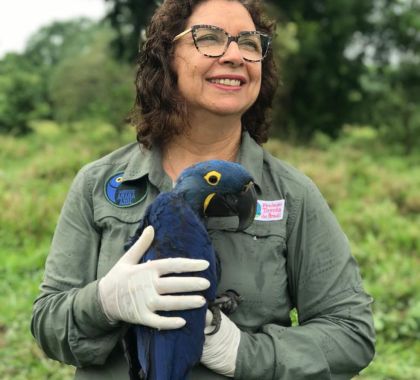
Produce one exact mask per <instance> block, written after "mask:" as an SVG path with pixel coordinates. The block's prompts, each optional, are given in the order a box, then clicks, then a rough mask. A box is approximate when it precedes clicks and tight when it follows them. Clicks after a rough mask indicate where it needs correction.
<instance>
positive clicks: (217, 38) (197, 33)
mask: <svg viewBox="0 0 420 380" xmlns="http://www.w3.org/2000/svg"><path fill="white" fill-rule="evenodd" d="M193 36H194V42H195V45H196V46H197V49H198V50H199V51H200V53H202V54H204V55H207V56H210V57H220V56H222V55H223V54H224V53H225V51H226V49H227V44H228V40H229V36H228V34H227V33H226V32H225V31H224V30H223V29H219V28H209V27H198V28H195V29H194V30H193ZM237 43H238V47H239V50H240V51H241V53H242V56H243V58H244V59H246V60H249V61H260V60H261V59H263V58H264V56H265V54H266V52H267V48H268V43H269V38H268V36H265V35H263V34H260V33H259V32H243V33H241V34H240V35H239V37H238V41H237Z"/></svg>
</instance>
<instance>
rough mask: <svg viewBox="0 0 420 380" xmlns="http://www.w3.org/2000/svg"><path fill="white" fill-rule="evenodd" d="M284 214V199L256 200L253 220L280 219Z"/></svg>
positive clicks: (267, 220)
mask: <svg viewBox="0 0 420 380" xmlns="http://www.w3.org/2000/svg"><path fill="white" fill-rule="evenodd" d="M283 214H284V199H279V200H277V201H261V200H258V201H257V212H256V214H255V220H261V221H265V222H270V221H273V220H282V219H283Z"/></svg>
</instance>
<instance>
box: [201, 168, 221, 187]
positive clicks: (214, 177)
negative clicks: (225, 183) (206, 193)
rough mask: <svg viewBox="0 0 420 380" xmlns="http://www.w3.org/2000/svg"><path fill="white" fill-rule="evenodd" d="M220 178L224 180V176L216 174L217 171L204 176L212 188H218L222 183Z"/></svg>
mask: <svg viewBox="0 0 420 380" xmlns="http://www.w3.org/2000/svg"><path fill="white" fill-rule="evenodd" d="M220 178H222V175H221V174H220V173H219V172H216V171H215V170H212V171H211V172H208V173H207V174H206V175H205V176H204V179H205V180H206V182H207V183H208V184H209V185H210V186H216V185H217V184H218V183H219V182H220Z"/></svg>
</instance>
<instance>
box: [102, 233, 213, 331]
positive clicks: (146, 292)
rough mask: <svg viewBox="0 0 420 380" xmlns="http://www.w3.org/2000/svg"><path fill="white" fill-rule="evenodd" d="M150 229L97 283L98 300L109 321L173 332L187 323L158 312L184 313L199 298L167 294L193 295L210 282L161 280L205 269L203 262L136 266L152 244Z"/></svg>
mask: <svg viewBox="0 0 420 380" xmlns="http://www.w3.org/2000/svg"><path fill="white" fill-rule="evenodd" d="M153 237H154V230H153V227H151V226H149V227H147V228H146V229H145V230H144V231H143V233H142V235H141V236H140V238H139V239H138V240H137V241H136V243H135V244H134V245H133V246H132V247H131V248H130V249H129V250H128V251H127V252H126V253H125V254H124V255H123V256H122V257H121V258H120V260H118V262H117V263H116V264H115V265H114V266H113V267H112V268H111V270H110V271H109V272H108V273H107V274H106V276H105V277H103V278H102V279H101V280H100V281H99V298H100V301H101V303H102V307H103V310H104V312H105V315H106V316H107V318H108V319H109V321H110V322H111V323H112V322H116V321H125V322H128V323H133V324H141V325H145V326H149V327H154V328H157V329H163V330H166V329H176V328H180V327H182V326H184V325H185V323H186V321H185V320H184V319H183V318H178V317H162V316H160V315H158V314H156V313H155V311H157V310H165V311H168V310H184V309H194V308H198V307H201V306H203V305H204V304H205V302H206V301H205V299H204V298H203V297H202V296H199V295H189V296H174V295H163V294H166V293H179V292H193V291H201V290H204V289H207V288H208V287H209V286H210V283H209V281H207V280H206V279H204V278H201V277H161V276H162V275H166V274H168V273H182V272H198V271H202V270H205V269H206V268H207V267H208V266H209V263H208V261H206V260H193V259H186V258H173V259H162V260H153V261H148V262H146V263H142V264H138V262H139V260H140V259H141V257H142V256H143V255H144V253H145V252H146V251H147V249H148V248H149V246H150V244H151V243H152V241H153Z"/></svg>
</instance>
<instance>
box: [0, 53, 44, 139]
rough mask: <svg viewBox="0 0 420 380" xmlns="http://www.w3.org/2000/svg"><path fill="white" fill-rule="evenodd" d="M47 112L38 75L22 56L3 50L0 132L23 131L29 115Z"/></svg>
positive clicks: (30, 117) (1, 62) (28, 127)
mask: <svg viewBox="0 0 420 380" xmlns="http://www.w3.org/2000/svg"><path fill="white" fill-rule="evenodd" d="M48 113H49V106H48V104H47V103H45V102H44V99H43V83H42V78H41V77H40V76H39V75H38V74H37V73H36V72H33V71H32V70H31V69H30V66H29V65H28V63H27V61H26V60H25V59H23V57H22V56H20V55H18V54H7V55H6V56H5V57H4V58H3V59H2V60H1V61H0V133H12V134H16V135H21V134H25V133H27V132H29V131H30V121H31V120H32V119H33V118H37V117H44V116H45V115H46V114H48Z"/></svg>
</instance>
